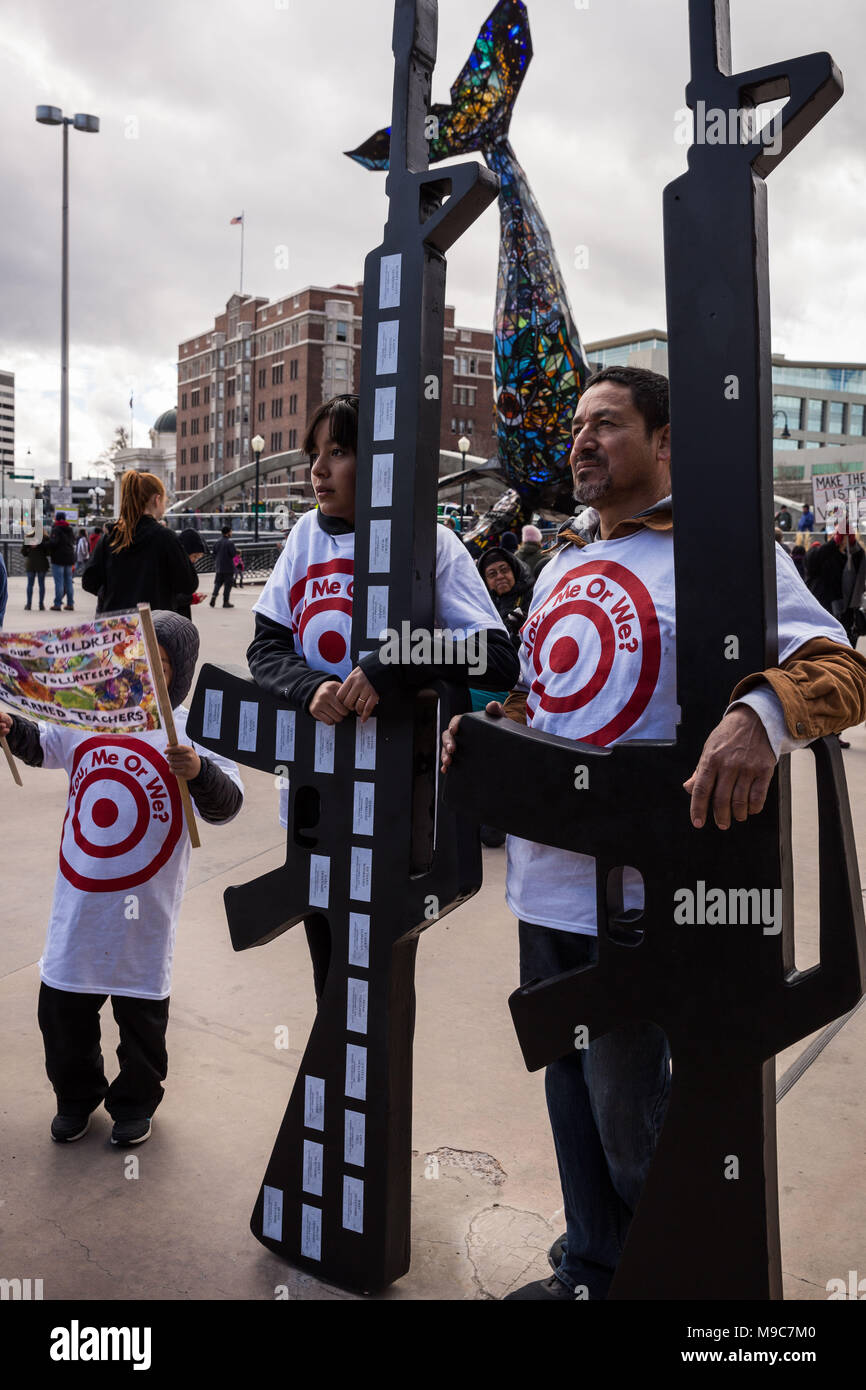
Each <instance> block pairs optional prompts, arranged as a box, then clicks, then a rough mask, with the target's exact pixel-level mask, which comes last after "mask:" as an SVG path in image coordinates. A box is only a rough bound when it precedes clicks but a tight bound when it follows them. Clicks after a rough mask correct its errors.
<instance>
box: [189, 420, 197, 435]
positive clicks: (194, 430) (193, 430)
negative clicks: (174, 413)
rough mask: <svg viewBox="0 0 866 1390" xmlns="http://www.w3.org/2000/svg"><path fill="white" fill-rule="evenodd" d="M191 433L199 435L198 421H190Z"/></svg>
mask: <svg viewBox="0 0 866 1390" xmlns="http://www.w3.org/2000/svg"><path fill="white" fill-rule="evenodd" d="M189 432H190V434H198V420H190V422H189Z"/></svg>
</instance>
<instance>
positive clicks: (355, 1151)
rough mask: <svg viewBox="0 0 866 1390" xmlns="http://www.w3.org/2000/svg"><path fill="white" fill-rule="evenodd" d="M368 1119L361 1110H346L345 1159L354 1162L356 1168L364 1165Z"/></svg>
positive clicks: (346, 1161) (347, 1161)
mask: <svg viewBox="0 0 866 1390" xmlns="http://www.w3.org/2000/svg"><path fill="white" fill-rule="evenodd" d="M366 1128H367V1121H366V1117H365V1116H364V1115H362V1114H361V1112H360V1110H347V1111H346V1129H345V1132H344V1135H343V1161H344V1162H345V1163H353V1164H354V1165H355V1167H356V1168H363V1166H364V1140H365V1136H366Z"/></svg>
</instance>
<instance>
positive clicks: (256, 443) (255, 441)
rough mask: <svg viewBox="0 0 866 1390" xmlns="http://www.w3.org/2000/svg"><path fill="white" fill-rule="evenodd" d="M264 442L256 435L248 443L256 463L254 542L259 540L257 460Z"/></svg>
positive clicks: (259, 457)
mask: <svg viewBox="0 0 866 1390" xmlns="http://www.w3.org/2000/svg"><path fill="white" fill-rule="evenodd" d="M264 447H265V441H264V440H263V439H262V436H261V435H260V434H256V435H254V436H253V438H252V439H251V441H250V448H251V449H252V451H253V458H254V459H255V461H256V540H258V538H259V460H260V459H261V456H262V449H263V448H264Z"/></svg>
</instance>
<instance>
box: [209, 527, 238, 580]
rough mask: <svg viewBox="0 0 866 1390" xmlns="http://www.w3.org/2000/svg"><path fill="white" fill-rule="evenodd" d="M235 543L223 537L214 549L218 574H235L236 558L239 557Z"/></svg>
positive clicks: (215, 567) (215, 566)
mask: <svg viewBox="0 0 866 1390" xmlns="http://www.w3.org/2000/svg"><path fill="white" fill-rule="evenodd" d="M237 553H238V552H237V550H236V549H235V543H234V541H232V540H229V538H228V536H222V537H221V538H220V539H219V540H218V541H217V543H216V545H215V546H214V548H213V556H214V569H215V570H216V572H217V574H234V572H235V566H234V558H235V556H236V555H237Z"/></svg>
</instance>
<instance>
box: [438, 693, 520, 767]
mask: <svg viewBox="0 0 866 1390" xmlns="http://www.w3.org/2000/svg"><path fill="white" fill-rule="evenodd" d="M484 713H485V714H489V715H490V718H491V719H502V718H503V716H504V714H505V710H504V709H503V707H502V705H501V704H500V703H499V701H498V700H491V701H490V704H489V705H485V706H484ZM462 718H463V715H462V714H455V716H454V718H453V719H452V720H451V723H450V724H449V725H448V728H447V729H446V730H445V732H444V734H443V735H442V762H441V763H440V768H441V770H442V772H443V773H445V772H447V771H448V769H449V767H450V766H451V763H452V760H453V758H454V754H455V753H456V752H457V730H458V729H459V728H460V720H461V719H462Z"/></svg>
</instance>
